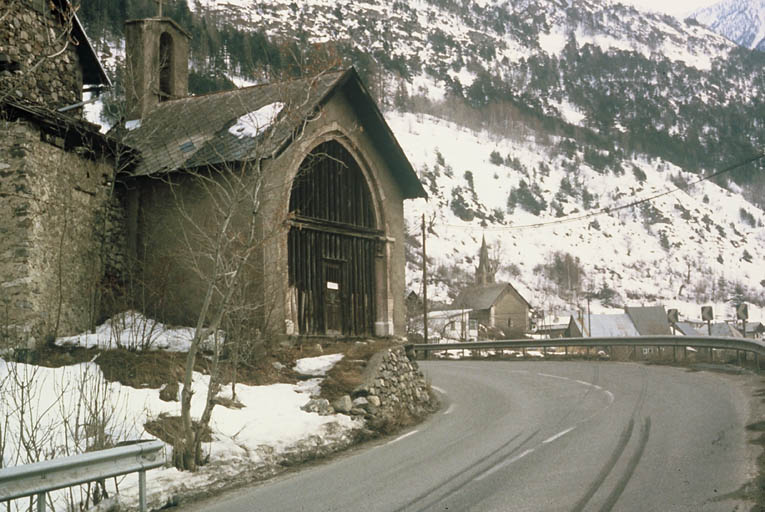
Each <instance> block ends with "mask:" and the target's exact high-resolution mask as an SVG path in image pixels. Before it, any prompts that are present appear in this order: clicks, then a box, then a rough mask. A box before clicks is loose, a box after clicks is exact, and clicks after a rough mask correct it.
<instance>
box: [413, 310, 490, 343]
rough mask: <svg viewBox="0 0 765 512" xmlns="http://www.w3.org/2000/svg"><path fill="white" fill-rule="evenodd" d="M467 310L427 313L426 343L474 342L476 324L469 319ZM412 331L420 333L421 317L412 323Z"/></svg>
mask: <svg viewBox="0 0 765 512" xmlns="http://www.w3.org/2000/svg"><path fill="white" fill-rule="evenodd" d="M470 313H471V310H469V309H448V310H442V311H428V341H429V342H434V341H438V340H449V341H475V340H476V339H477V338H478V322H476V321H475V320H471V319H470ZM413 324H414V325H413V327H414V330H415V331H417V332H419V333H422V332H423V331H424V329H423V325H422V316H421V315H420V316H419V317H417V318H416V319H414V321H413Z"/></svg>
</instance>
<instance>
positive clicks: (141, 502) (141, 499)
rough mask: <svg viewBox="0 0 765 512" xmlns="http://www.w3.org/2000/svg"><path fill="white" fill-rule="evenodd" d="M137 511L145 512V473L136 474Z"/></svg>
mask: <svg viewBox="0 0 765 512" xmlns="http://www.w3.org/2000/svg"><path fill="white" fill-rule="evenodd" d="M138 510H140V511H141V512H146V471H139V472H138Z"/></svg>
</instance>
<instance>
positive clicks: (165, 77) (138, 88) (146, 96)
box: [125, 3, 191, 119]
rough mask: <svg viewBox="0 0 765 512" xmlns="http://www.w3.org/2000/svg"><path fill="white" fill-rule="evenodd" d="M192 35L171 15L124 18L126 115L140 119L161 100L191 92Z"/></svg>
mask: <svg viewBox="0 0 765 512" xmlns="http://www.w3.org/2000/svg"><path fill="white" fill-rule="evenodd" d="M160 9H161V3H160ZM160 12H161V10H160ZM190 39H191V36H190V35H189V34H188V33H187V32H186V31H185V30H183V29H182V28H181V27H180V26H179V25H178V24H177V23H176V22H174V21H173V20H171V19H170V18H162V17H159V18H148V19H141V20H129V21H127V22H125V49H126V61H127V75H128V76H127V86H126V91H125V93H126V96H127V110H128V112H127V116H126V117H127V119H140V118H141V117H143V116H144V115H145V114H147V113H148V112H149V111H150V110H152V109H153V108H154V107H155V106H156V105H157V104H158V103H160V102H162V101H165V100H170V99H176V98H183V97H185V96H187V95H188V83H189V70H188V63H189V40H190Z"/></svg>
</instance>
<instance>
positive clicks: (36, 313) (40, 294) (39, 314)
mask: <svg viewBox="0 0 765 512" xmlns="http://www.w3.org/2000/svg"><path fill="white" fill-rule="evenodd" d="M0 133H2V134H3V136H2V137H0V345H3V344H5V345H6V346H8V345H13V346H17V347H18V346H20V345H24V344H26V345H27V346H30V347H32V346H34V345H39V344H41V343H43V342H45V341H46V340H47V338H48V337H50V336H51V335H52V334H53V333H54V332H56V333H57V334H58V335H59V336H61V335H67V334H74V333H76V332H81V331H83V330H86V329H87V328H89V327H90V326H91V322H92V321H94V320H95V316H96V315H97V313H98V301H99V299H100V298H99V292H100V283H101V276H102V263H101V255H102V254H103V250H104V247H102V237H100V236H99V233H101V232H103V226H104V216H103V212H104V204H105V201H106V198H107V193H108V187H107V186H105V183H106V182H107V180H109V179H111V176H112V172H113V167H112V166H111V165H110V164H109V162H106V161H96V160H93V159H92V158H89V157H86V156H84V155H81V154H80V152H78V151H77V150H74V149H69V150H65V149H64V148H63V147H62V146H63V140H60V139H56V138H55V137H47V136H43V135H42V134H41V132H40V130H39V128H38V127H37V126H36V125H35V124H34V123H33V122H29V121H3V120H0ZM46 137H47V140H44V139H45V138H46ZM0 348H3V347H2V346H0Z"/></svg>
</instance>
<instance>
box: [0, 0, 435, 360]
mask: <svg viewBox="0 0 765 512" xmlns="http://www.w3.org/2000/svg"><path fill="white" fill-rule="evenodd" d="M32 3H34V2H31V1H30V2H27V1H23V2H20V3H16V4H13V5H14V7H13V9H14V10H13V12H11V13H10V16H9V18H8V19H10V20H14V21H16V20H21V21H22V22H24V23H26V21H27V19H28V18H29V19H30V20H31V21H30V24H29V26H26V25H24V24H23V23H22V24H21V25H19V24H18V23H12V24H9V22H8V19H4V20H3V21H1V22H0V36H5V37H0V41H10V42H11V43H10V46H7V45H4V46H2V47H0V66H2V65H3V63H4V62H5V63H6V64H5V66H6V68H5V71H2V72H0V79H1V78H2V77H6V76H9V77H10V78H9V80H10V79H14V80H15V81H16V83H24V84H32V85H28V87H27V89H26V90H25V92H23V93H22V94H21V95H0V116H1V117H0V128H2V130H3V132H4V133H9V134H10V136H9V137H8V138H3V139H2V140H0V194H3V201H2V204H1V205H0V232H2V233H3V238H2V240H3V245H2V247H0V280H1V281H0V300H2V301H3V302H4V307H5V309H4V311H3V312H2V314H3V315H5V317H4V320H0V336H2V337H0V346H2V344H3V343H4V344H5V345H8V344H12V343H15V344H17V345H18V344H19V343H26V344H28V345H34V344H40V343H44V342H45V341H46V340H50V339H51V338H52V337H53V336H61V335H65V334H72V333H75V332H79V331H83V330H86V329H88V328H90V327H92V326H94V325H95V323H96V322H98V321H101V320H103V319H104V318H105V317H106V316H108V315H109V314H112V313H114V312H116V310H119V309H121V308H124V307H134V308H139V309H141V310H142V311H144V312H146V313H148V314H150V315H152V316H154V317H156V318H158V319H161V320H164V321H168V322H171V323H177V324H189V323H191V322H192V321H193V320H194V319H195V317H196V315H197V313H198V311H199V310H200V307H201V304H202V303H203V301H204V300H205V297H204V293H203V292H204V289H205V287H204V284H205V283H204V278H203V276H204V275H205V272H206V270H207V269H209V265H210V261H203V260H204V257H201V258H200V254H195V253H194V252H193V251H191V252H190V251H189V250H188V249H189V248H190V247H191V248H192V249H193V248H194V247H195V246H196V247H202V245H201V244H204V243H205V241H204V235H205V234H214V233H216V229H217V226H216V225H215V222H216V217H215V215H214V212H215V211H216V210H215V208H216V205H217V204H218V203H216V201H217V200H218V199H219V198H217V197H216V196H215V195H214V194H205V193H204V190H202V189H200V187H199V186H198V185H195V184H194V183H192V181H193V180H191V179H190V177H192V176H194V177H199V176H208V177H212V178H213V179H225V176H226V173H227V172H254V171H248V169H254V168H257V169H258V170H259V172H262V176H263V179H262V181H261V182H260V184H259V186H260V187H261V188H260V190H261V191H262V193H261V195H260V196H259V198H260V201H259V204H258V211H257V216H258V219H259V221H258V231H257V233H258V237H257V244H256V245H257V251H256V252H255V254H254V256H253V258H252V259H251V260H250V262H249V264H248V266H247V269H246V280H245V286H243V287H242V289H241V290H240V294H241V295H242V296H241V297H238V300H239V301H240V303H241V304H244V305H245V306H246V307H248V308H249V309H247V311H248V318H249V320H250V321H252V322H254V323H255V324H257V325H258V328H259V329H261V330H262V332H268V333H271V334H274V335H276V336H349V337H357V336H393V335H403V334H404V332H405V306H404V289H405V287H404V213H403V201H404V200H405V199H409V198H416V197H425V191H424V190H423V188H422V185H421V184H420V182H419V180H418V178H417V175H416V173H415V172H414V169H413V168H412V166H411V164H410V163H409V161H408V159H407V158H406V155H405V154H404V153H403V151H402V150H401V148H400V146H399V144H398V142H397V141H396V139H395V137H394V136H393V133H392V131H391V130H390V128H389V127H388V125H387V124H386V122H385V120H384V118H383V116H382V114H381V112H380V110H379V109H378V107H377V105H376V104H375V103H374V101H373V100H372V98H371V96H370V95H369V92H368V91H367V89H366V87H365V86H364V84H363V83H362V82H361V80H360V78H359V76H358V74H357V73H356V72H355V71H354V70H353V69H348V70H345V71H334V72H327V73H324V74H321V75H319V76H316V77H311V78H302V79H296V80H292V81H289V82H282V83H275V84H265V85H259V86H254V87H248V88H242V89H236V90H233V91H226V92H219V93H213V94H207V95H203V96H196V97H190V96H188V49H189V36H188V34H187V33H186V32H185V31H184V30H183V29H182V28H181V27H180V26H178V25H177V24H176V23H175V22H173V21H172V20H170V19H168V18H152V19H143V20H134V21H130V22H128V23H127V26H126V50H127V56H126V57H127V58H126V61H127V73H126V76H127V77H128V81H127V83H126V92H127V107H126V112H127V114H126V117H125V121H124V122H122V123H120V125H119V126H117V127H115V128H114V129H113V130H112V131H111V132H110V134H109V135H108V136H104V135H101V134H99V133H98V129H97V127H96V126H95V125H90V124H89V123H86V122H84V121H82V120H80V119H79V117H78V116H79V114H77V112H79V111H78V110H77V106H76V104H77V102H78V101H79V100H80V97H81V90H82V83H83V81H86V82H88V83H91V84H95V85H100V86H106V85H109V84H108V80H107V79H106V75H105V74H104V73H103V69H102V68H101V66H100V64H99V63H98V59H97V58H96V56H95V53H94V52H93V50H92V48H91V47H90V44H89V43H88V42H87V38H85V35H84V31H82V28H81V27H80V26H79V22H76V23H74V25H73V26H74V28H73V29H72V33H71V34H70V35H71V36H72V37H75V38H77V39H78V41H79V44H78V46H77V47H76V50H75V49H74V48H73V49H72V51H71V52H69V53H67V54H65V56H66V58H67V60H66V62H67V63H69V65H70V67H66V66H64V65H63V64H61V65H60V66H59V67H60V69H59V68H56V69H55V70H46V72H45V74H44V75H41V79H39V80H29V77H28V76H27V75H25V71H28V72H29V73H37V72H39V69H40V68H34V63H33V60H34V59H33V56H30V55H28V51H27V50H28V47H27V46H26V45H25V43H24V39H23V38H22V37H21V34H20V33H18V27H19V26H21V27H24V28H26V30H25V32H26V34H27V37H30V36H29V35H30V34H36V33H39V32H40V30H42V28H43V27H49V26H51V24H53V23H54V22H55V23H58V28H59V29H60V30H64V29H65V27H69V26H70V25H68V24H67V23H66V20H67V19H73V20H76V16H74V13H73V11H71V7H70V6H69V4H68V2H66V1H60V2H54V4H55V6H56V7H55V9H51V10H50V11H49V10H48V8H47V7H40V8H39V10H36V11H34V15H31V16H30V10H31V9H32V8H31V7H29V6H28V5H27V4H30V5H31V4H32ZM37 4H39V2H38V3H36V4H35V5H37ZM62 12H63V13H70V14H71V16H70V17H69V18H67V17H66V16H64V17H62V14H61V13H62ZM6 34H9V35H6ZM0 44H3V43H0ZM43 77H48V78H50V77H56V78H54V79H52V80H49V82H50V83H51V84H55V85H56V86H57V87H58V89H57V91H58V92H57V93H56V96H55V98H54V97H53V96H52V92H51V87H49V86H48V85H49V84H47V83H46V82H45V80H44V79H42V78H43ZM3 90H4V89H3ZM67 105H75V106H74V107H71V108H70V109H67V110H66V111H64V109H63V108H62V107H67ZM266 114H267V115H266ZM264 116H265V117H264ZM115 169H117V171H115ZM182 206H183V207H182ZM242 214H245V215H246V212H237V215H235V216H234V217H232V219H231V222H232V223H234V224H235V225H237V226H238V225H239V224H237V223H240V222H241V225H242V226H243V227H244V226H245V224H246V223H244V222H242V219H243V217H241V215H242ZM189 223H191V225H193V226H197V227H198V226H202V227H203V229H202V230H201V231H199V232H196V235H195V236H199V237H200V238H199V239H195V240H193V241H191V240H190V239H189V233H190V231H189V230H187V229H186V228H187V227H188V226H189V225H190V224H189ZM244 238H245V233H240V235H237V238H236V240H243V239H244ZM236 240H234V241H233V242H236ZM195 244H200V245H195ZM237 250H243V249H242V248H239V249H237ZM0 305H2V304H0ZM2 329H5V330H4V331H3V330H2Z"/></svg>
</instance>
